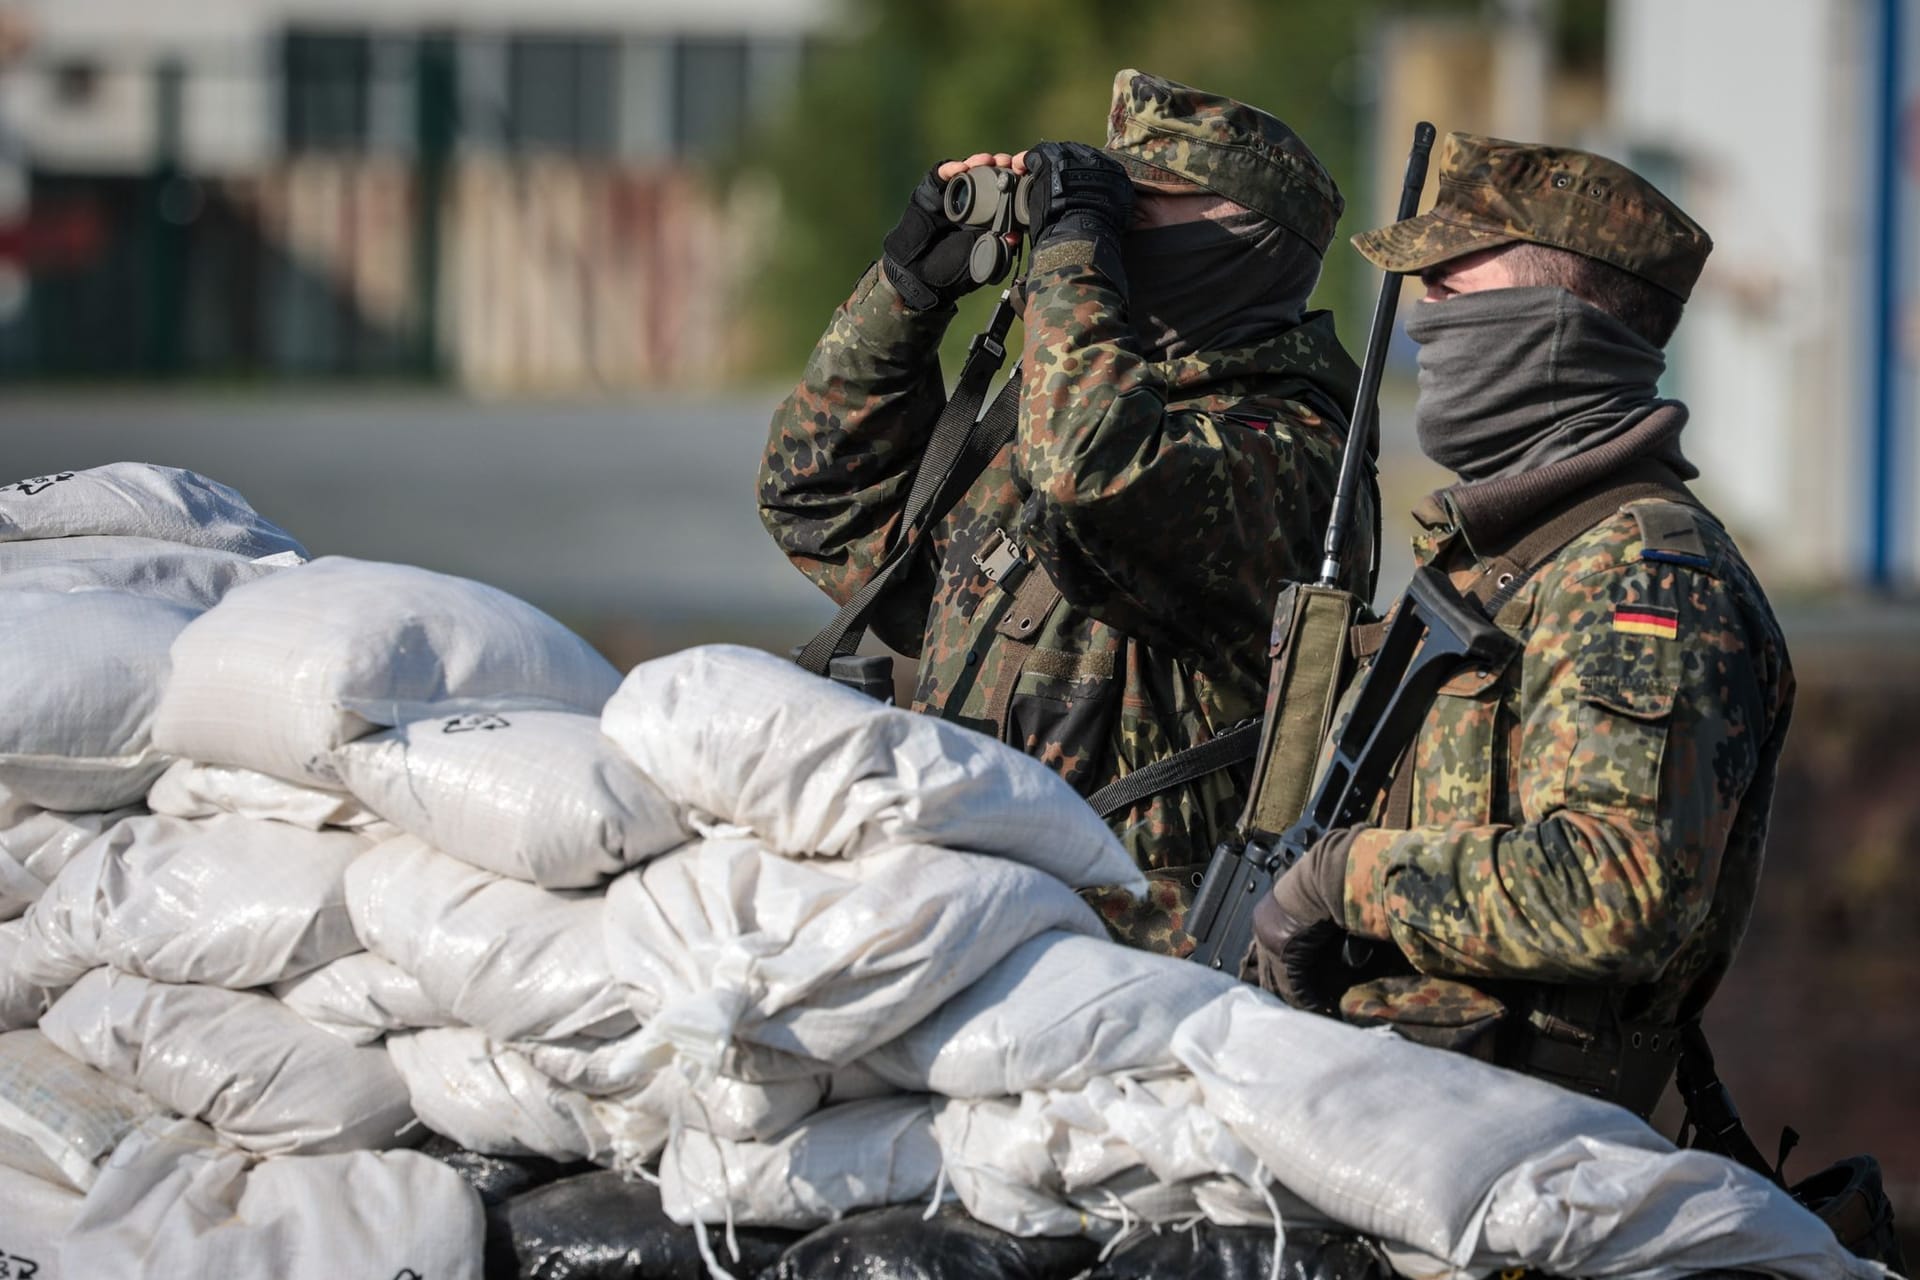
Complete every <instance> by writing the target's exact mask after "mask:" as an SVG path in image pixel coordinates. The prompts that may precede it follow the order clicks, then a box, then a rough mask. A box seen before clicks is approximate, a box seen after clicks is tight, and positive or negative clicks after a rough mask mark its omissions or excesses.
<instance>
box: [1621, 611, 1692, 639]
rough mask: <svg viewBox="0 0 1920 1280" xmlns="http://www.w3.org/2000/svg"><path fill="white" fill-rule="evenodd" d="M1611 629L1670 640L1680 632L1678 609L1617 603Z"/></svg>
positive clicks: (1633, 634)
mask: <svg viewBox="0 0 1920 1280" xmlns="http://www.w3.org/2000/svg"><path fill="white" fill-rule="evenodd" d="M1613 629H1614V630H1615V631H1623V632H1625V633H1626V634H1627V635H1630V636H1659V637H1660V638H1661V639H1662V640H1672V639H1674V638H1675V637H1677V636H1678V635H1679V634H1680V611H1679V610H1678V609H1663V608H1661V607H1660V606H1659V605H1652V604H1623V605H1617V606H1615V608H1614V611H1613Z"/></svg>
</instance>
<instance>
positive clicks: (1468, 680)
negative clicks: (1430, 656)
mask: <svg viewBox="0 0 1920 1280" xmlns="http://www.w3.org/2000/svg"><path fill="white" fill-rule="evenodd" d="M1506 669H1507V668H1506V664H1505V663H1501V664H1499V665H1498V666H1491V667H1468V668H1467V669H1466V670H1465V671H1462V672H1461V673H1460V674H1459V675H1457V676H1455V677H1453V679H1451V680H1449V681H1447V682H1446V683H1445V684H1443V685H1441V686H1440V692H1441V694H1442V695H1444V696H1446V697H1451V698H1477V697H1479V696H1480V695H1481V694H1483V693H1485V692H1486V691H1487V690H1488V689H1491V688H1492V687H1493V686H1494V685H1496V684H1498V683H1499V682H1500V676H1501V673H1503V672H1504V671H1505V670H1506Z"/></svg>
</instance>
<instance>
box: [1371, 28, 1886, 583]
mask: <svg viewBox="0 0 1920 1280" xmlns="http://www.w3.org/2000/svg"><path fill="white" fill-rule="evenodd" d="M1556 7H1557V6H1556V5H1555V4H1554V3H1553V2H1552V0H1498V2H1497V3H1489V4H1487V5H1486V6H1484V9H1483V10H1482V11H1481V12H1479V13H1474V14H1456V15H1452V16H1448V17H1432V16H1421V17H1400V18H1396V19H1393V20H1391V21H1389V22H1387V23H1384V24H1382V26H1381V27H1380V29H1379V31H1378V33H1377V35H1376V41H1375V46H1376V50H1377V54H1376V56H1377V58H1378V61H1379V67H1380V70H1379V80H1380V83H1381V86H1382V91H1381V95H1380V98H1379V102H1378V115H1377V126H1378V127H1377V128H1376V146H1375V159H1374V164H1373V170H1374V177H1373V184H1372V185H1373V189H1374V190H1375V191H1376V192H1385V193H1391V192H1392V191H1394V190H1396V189H1397V183H1398V178H1397V174H1398V172H1399V167H1400V166H1401V165H1402V164H1403V163H1404V149H1405V141H1404V140H1405V137H1406V135H1407V132H1408V130H1409V129H1410V127H1411V125H1412V122H1413V121H1414V120H1415V119H1419V118H1427V119H1431V120H1433V121H1434V122H1435V123H1436V124H1438V125H1439V126H1440V127H1441V128H1442V129H1443V130H1446V129H1464V130H1468V131H1470V132H1479V133H1491V134H1494V135H1496V136H1501V137H1510V138H1519V139H1535V138H1541V139H1552V140H1556V141H1561V142H1565V143H1567V144H1570V145H1577V146H1585V147H1588V148H1591V149H1593V150H1597V151H1601V152H1604V153H1606V154H1608V155H1612V156H1615V157H1618V158H1619V159H1621V160H1624V161H1625V162H1626V163H1628V164H1629V165H1631V166H1633V167H1634V168H1635V169H1637V170H1638V171H1640V172H1641V173H1644V174H1646V175H1648V176H1649V177H1651V178H1652V179H1653V180H1654V181H1656V182H1657V183H1659V184H1660V185H1661V186H1662V188H1664V189H1665V190H1667V191H1668V192H1669V193H1670V194H1672V195H1673V196H1674V197H1675V199H1677V200H1678V201H1679V202H1680V204H1681V205H1682V206H1683V207H1684V208H1686V209H1687V210H1688V212H1690V213H1692V214H1693V215H1694V216H1695V217H1697V218H1698V219H1699V220H1700V222H1701V223H1702V224H1703V225H1704V226H1705V227H1706V228H1707V229H1708V231H1709V232H1710V233H1711V234H1712V235H1713V237H1714V241H1715V247H1714V252H1713V256H1712V257H1711V259H1710V260H1709V261H1708V263H1707V268H1706V271H1705V273H1704V275H1703V276H1702V278H1701V280H1700V284H1699V286H1698V288H1697V289H1696V291H1695V293H1694V295H1693V298H1692V301H1691V302H1690V304H1689V306H1688V308H1687V318H1686V320H1685V321H1684V322H1683V323H1682V324H1681V326H1680V332H1679V334H1678V335H1677V337H1676V339H1675V341H1674V344H1673V346H1672V347H1671V348H1670V350H1669V377H1668V385H1667V388H1666V389H1667V391H1668V393H1669V394H1671V395H1675V396H1677V397H1679V398H1681V399H1684V400H1686V401H1687V402H1688V403H1689V405H1690V406H1691V408H1692V410H1693V422H1692V425H1691V426H1690V427H1689V428H1688V432H1687V441H1688V449H1689V451H1690V452H1691V453H1692V455H1693V456H1694V458H1695V460H1696V461H1697V462H1698V463H1699V464H1700V466H1701V468H1702V470H1703V471H1704V473H1705V478H1704V480H1703V482H1702V488H1703V491H1704V492H1705V494H1706V496H1707V497H1708V498H1709V499H1710V501H1711V502H1712V504H1713V505H1714V507H1715V509H1716V510H1717V511H1719V512H1720V514H1722V515H1723V516H1724V517H1726V518H1727V519H1728V520H1729V521H1730V522H1731V523H1732V524H1733V525H1734V526H1735V529H1736V532H1737V533H1738V534H1739V535H1740V537H1741V540H1742V543H1743V545H1745V546H1748V547H1750V548H1751V549H1752V551H1753V553H1754V555H1755V556H1756V557H1757V559H1758V560H1759V562H1760V563H1761V564H1762V565H1763V566H1764V568H1765V570H1766V572H1767V574H1768V578H1769V581H1770V582H1775V583H1781V584H1787V585H1790V584H1795V583H1801V584H1813V583H1818V584H1822V585H1831V584H1833V583H1834V582H1836V581H1841V580H1845V581H1853V582H1860V583H1865V584H1870V585H1875V586H1887V585H1893V584H1896V583H1909V584H1910V583H1912V582H1913V581H1914V579H1915V577H1916V576H1917V575H1920V521H1916V520H1914V519H1912V518H1911V515H1910V514H1909V513H1910V512H1911V511H1912V509H1913V507H1914V499H1915V497H1916V495H1920V448H1916V447H1915V446H1916V435H1917V434H1920V433H1917V432H1916V429H1915V426H1916V423H1917V422H1920V399H1916V396H1915V391H1916V373H1920V306H1917V305H1916V303H1917V302H1920V255H1917V254H1916V253H1915V251H1914V250H1915V245H1914V244H1913V238H1914V237H1913V232H1912V228H1913V226H1914V225H1915V221H1916V218H1920V190H1916V185H1915V184H1916V181H1920V21H1916V16H1917V15H1916V10H1920V6H1916V5H1915V4H1914V3H1913V0H1768V3H1766V4H1764V5H1755V4H1752V3H1750V2H1749V0H1610V3H1609V5H1608V11H1607V32H1606V43H1605V59H1604V65H1603V66H1601V67H1592V68H1588V67H1580V66H1567V65H1565V64H1564V63H1563V62H1557V61H1556V60H1555V57H1554V50H1553V48H1552V47H1551V43H1550V37H1551V31H1552V29H1553V21H1552V18H1553V15H1554V12H1555V10H1556ZM1387 198H1390V195H1389V197H1387ZM1429 198H1431V187H1430V188H1429ZM1376 203H1378V201H1376ZM1373 214H1374V216H1376V217H1385V216H1388V211H1387V210H1385V209H1382V208H1376V209H1374V210H1373ZM1410 297H1411V294H1409V298H1410ZM1400 355H1401V358H1402V363H1403V365H1410V363H1411V349H1410V348H1403V349H1402V350H1401V352H1400Z"/></svg>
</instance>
